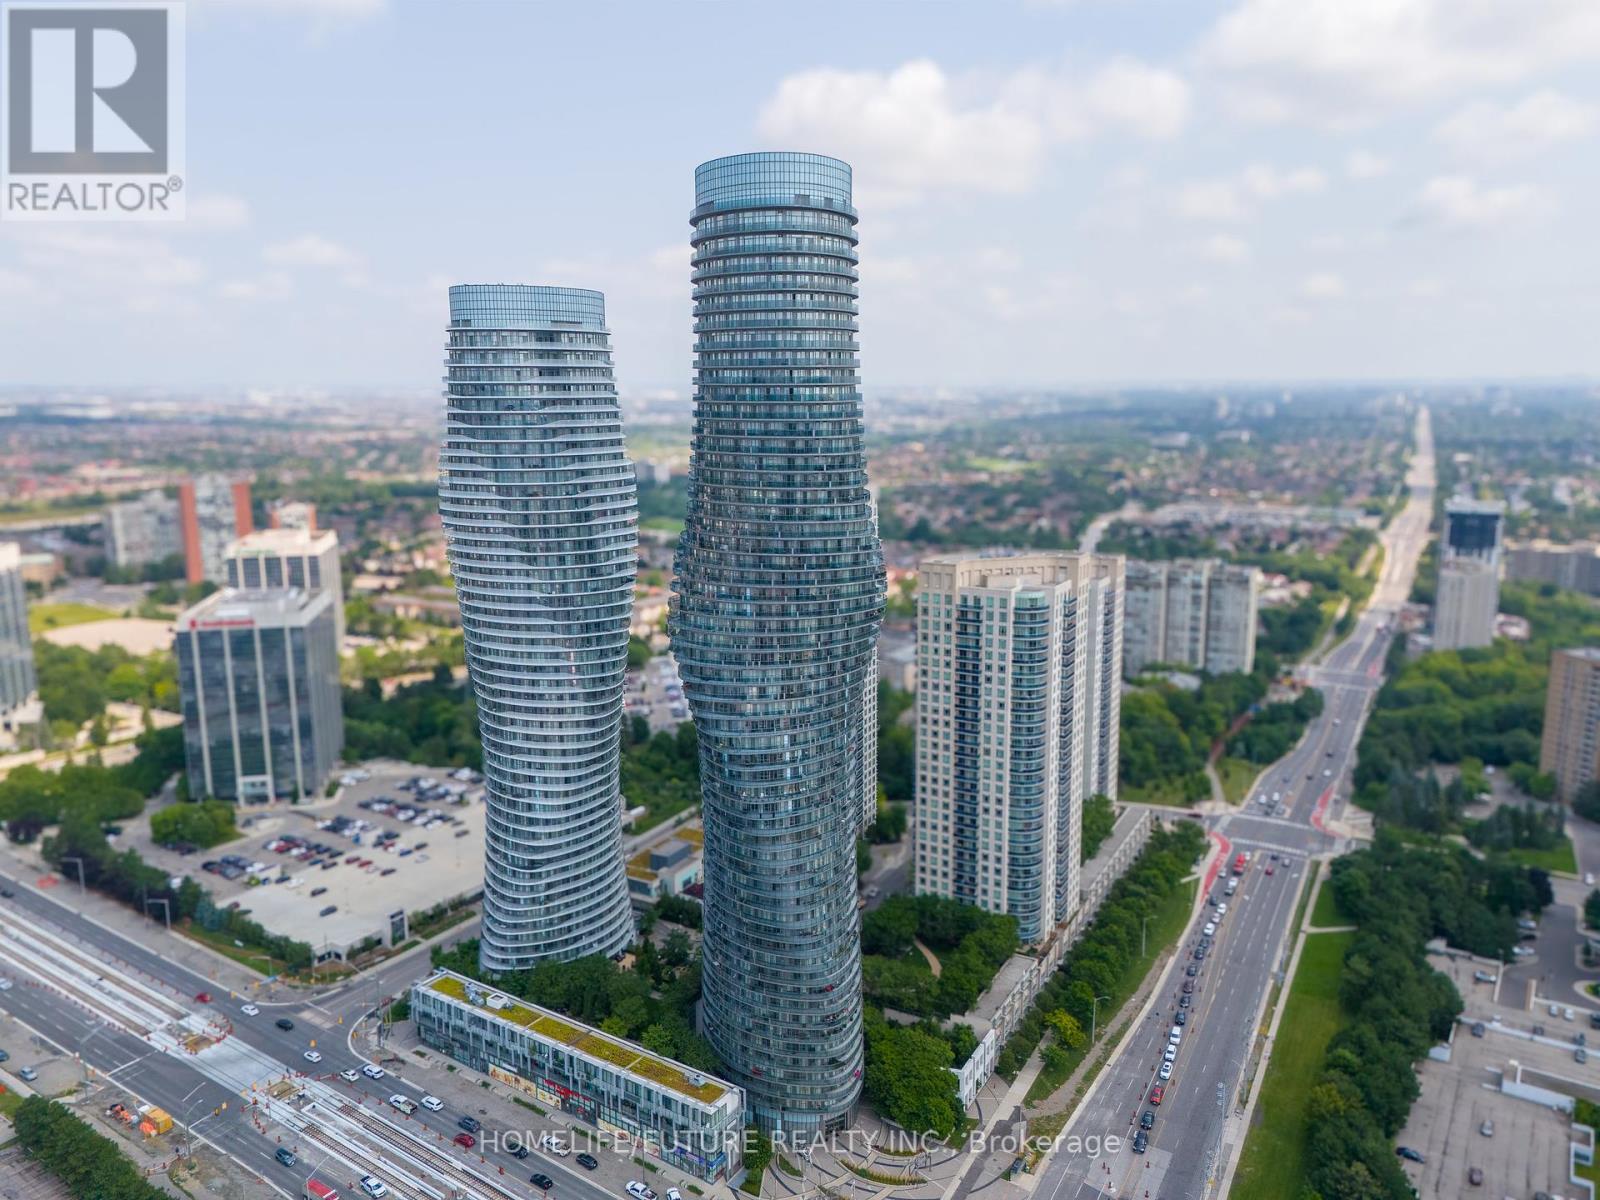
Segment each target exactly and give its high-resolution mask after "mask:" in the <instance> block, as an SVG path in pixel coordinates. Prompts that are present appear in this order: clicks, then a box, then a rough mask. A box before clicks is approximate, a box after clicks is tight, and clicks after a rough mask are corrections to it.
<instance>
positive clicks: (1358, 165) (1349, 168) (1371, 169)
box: [1344, 150, 1389, 179]
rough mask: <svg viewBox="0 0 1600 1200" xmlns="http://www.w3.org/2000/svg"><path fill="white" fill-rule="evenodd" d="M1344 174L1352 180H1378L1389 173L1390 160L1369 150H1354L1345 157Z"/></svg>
mask: <svg viewBox="0 0 1600 1200" xmlns="http://www.w3.org/2000/svg"><path fill="white" fill-rule="evenodd" d="M1344 173H1345V174H1346V175H1348V176H1350V178H1351V179H1377V178H1378V177H1379V176H1380V175H1387V174H1388V173H1389V160H1388V159H1386V158H1380V157H1379V156H1378V155H1376V154H1373V153H1371V152H1370V151H1367V150H1352V151H1350V153H1349V154H1347V155H1345V159H1344Z"/></svg>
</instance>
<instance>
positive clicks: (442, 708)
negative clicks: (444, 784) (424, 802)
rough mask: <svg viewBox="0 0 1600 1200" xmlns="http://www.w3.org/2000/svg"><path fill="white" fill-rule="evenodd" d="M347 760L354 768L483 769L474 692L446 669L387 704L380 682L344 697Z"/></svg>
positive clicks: (351, 690) (348, 691)
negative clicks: (369, 763) (368, 762)
mask: <svg viewBox="0 0 1600 1200" xmlns="http://www.w3.org/2000/svg"><path fill="white" fill-rule="evenodd" d="M344 756H345V759H346V760H347V761H349V762H360V761H362V760H364V759H369V758H398V759H400V760H402V761H404V762H414V763H425V764H427V765H428V766H431V767H472V768H473V769H475V770H476V769H480V768H481V767H482V766H483V747H482V746H481V745H480V744H479V742H478V708H477V704H476V702H475V701H474V699H473V697H472V689H471V688H465V687H462V686H461V685H460V684H459V683H457V682H456V680H455V677H454V675H452V674H451V671H450V668H449V667H447V666H444V665H443V664H440V665H439V666H438V667H436V668H435V669H434V676H433V678H432V679H430V680H427V681H426V682H424V683H414V684H411V685H410V686H408V687H402V688H398V689H396V691H395V693H394V695H393V696H391V697H389V698H388V699H387V700H385V699H384V698H383V689H382V687H381V686H380V685H379V683H378V681H377V680H376V679H368V680H366V681H365V682H364V683H363V684H362V685H361V686H360V687H358V688H346V689H345V691H344Z"/></svg>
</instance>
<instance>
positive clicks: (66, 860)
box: [61, 854, 89, 895]
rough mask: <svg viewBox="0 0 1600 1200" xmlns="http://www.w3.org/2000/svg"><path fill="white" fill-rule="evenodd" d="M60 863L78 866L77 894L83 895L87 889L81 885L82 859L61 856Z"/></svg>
mask: <svg viewBox="0 0 1600 1200" xmlns="http://www.w3.org/2000/svg"><path fill="white" fill-rule="evenodd" d="M61 861H62V862H64V863H77V864H78V894H79V895H82V894H83V893H85V892H87V891H88V890H89V889H88V888H86V887H85V886H84V883H83V859H82V858H81V857H80V856H79V855H76V854H64V855H62V856H61Z"/></svg>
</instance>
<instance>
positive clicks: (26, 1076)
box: [17, 1067, 39, 1083]
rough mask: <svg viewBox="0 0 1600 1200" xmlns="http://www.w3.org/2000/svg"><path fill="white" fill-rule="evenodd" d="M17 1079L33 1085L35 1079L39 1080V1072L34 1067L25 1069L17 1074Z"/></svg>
mask: <svg viewBox="0 0 1600 1200" xmlns="http://www.w3.org/2000/svg"><path fill="white" fill-rule="evenodd" d="M17 1078H18V1079H20V1080H22V1081H23V1082H24V1083H32V1082H33V1081H34V1080H35V1079H37V1078H39V1072H37V1071H35V1070H34V1069H33V1068H32V1067H23V1068H22V1070H20V1071H18V1072H17Z"/></svg>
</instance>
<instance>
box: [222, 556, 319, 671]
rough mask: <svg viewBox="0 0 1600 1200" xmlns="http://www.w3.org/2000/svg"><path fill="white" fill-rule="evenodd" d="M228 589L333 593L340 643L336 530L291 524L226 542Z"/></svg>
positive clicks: (225, 565) (224, 565) (224, 569)
mask: <svg viewBox="0 0 1600 1200" xmlns="http://www.w3.org/2000/svg"><path fill="white" fill-rule="evenodd" d="M223 575H224V582H225V585H226V586H228V587H231V588H246V589H250V590H254V589H257V588H281V587H291V588H299V589H300V590H301V591H304V592H322V591H326V592H327V593H328V594H329V595H331V596H332V597H333V629H334V634H335V636H336V637H337V638H338V642H339V645H340V646H343V645H344V587H343V581H342V578H341V576H340V573H339V535H338V534H336V533H334V532H333V530H331V529H324V530H322V531H321V532H320V533H318V532H313V531H311V530H309V529H305V528H298V527H293V526H280V527H278V528H275V529H258V530H256V531H255V532H254V533H247V534H245V535H244V536H243V537H242V538H239V539H237V540H236V541H234V542H231V543H230V544H229V546H228V554H227V559H226V560H225V562H224V564H223Z"/></svg>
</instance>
